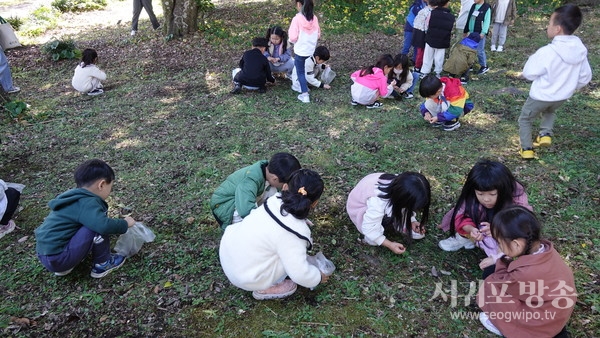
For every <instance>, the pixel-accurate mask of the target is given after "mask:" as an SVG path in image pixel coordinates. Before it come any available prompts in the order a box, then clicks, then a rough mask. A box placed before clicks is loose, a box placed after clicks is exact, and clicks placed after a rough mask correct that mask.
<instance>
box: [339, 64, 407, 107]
mask: <svg viewBox="0 0 600 338" xmlns="http://www.w3.org/2000/svg"><path fill="white" fill-rule="evenodd" d="M392 69H394V59H393V58H392V56H391V55H390V54H384V55H382V56H380V57H379V59H378V60H377V63H375V65H373V66H368V67H365V68H363V69H359V70H357V71H355V72H354V73H352V75H350V78H351V79H352V81H354V84H352V86H351V87H350V89H351V93H352V105H353V106H356V105H359V104H361V105H364V106H367V108H381V107H383V103H381V102H379V101H377V99H378V98H379V97H383V98H386V97H388V96H390V95H391V94H392V93H393V92H394V86H395V85H396V81H395V80H393V81H392V82H391V83H389V84H388V82H387V76H388V74H389V73H390V71H391V70H392Z"/></svg>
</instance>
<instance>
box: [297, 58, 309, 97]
mask: <svg viewBox="0 0 600 338" xmlns="http://www.w3.org/2000/svg"><path fill="white" fill-rule="evenodd" d="M308 58H309V57H308V56H300V55H296V56H294V67H296V75H298V82H299V83H300V90H301V91H302V93H308V83H307V82H306V69H305V67H304V63H305V61H306V59H308Z"/></svg>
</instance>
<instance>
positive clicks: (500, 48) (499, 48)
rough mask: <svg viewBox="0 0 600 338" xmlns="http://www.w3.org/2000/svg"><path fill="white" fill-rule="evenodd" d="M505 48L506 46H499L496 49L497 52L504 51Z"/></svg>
mask: <svg viewBox="0 0 600 338" xmlns="http://www.w3.org/2000/svg"><path fill="white" fill-rule="evenodd" d="M503 50H504V46H498V49H496V51H497V52H502V51H503Z"/></svg>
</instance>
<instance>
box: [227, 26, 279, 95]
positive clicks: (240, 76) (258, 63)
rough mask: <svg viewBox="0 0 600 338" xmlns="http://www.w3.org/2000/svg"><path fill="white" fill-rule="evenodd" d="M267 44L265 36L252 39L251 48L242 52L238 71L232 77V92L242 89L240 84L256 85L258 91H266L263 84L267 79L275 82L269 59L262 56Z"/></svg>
mask: <svg viewBox="0 0 600 338" xmlns="http://www.w3.org/2000/svg"><path fill="white" fill-rule="evenodd" d="M268 46H269V41H268V40H267V39H266V38H254V39H252V49H250V50H247V51H245V52H244V55H243V56H242V59H241V60H240V69H241V70H239V71H237V69H236V70H234V73H235V72H236V71H237V74H235V75H234V77H233V85H234V87H233V90H232V91H231V93H232V94H238V93H240V92H241V91H242V86H246V87H254V88H256V87H258V92H259V93H264V92H265V91H266V87H265V84H266V83H267V80H268V81H269V82H271V83H274V82H275V78H274V77H273V74H271V67H270V66H269V60H267V58H266V57H265V56H264V54H263V53H264V52H265V49H266V48H267V47H268Z"/></svg>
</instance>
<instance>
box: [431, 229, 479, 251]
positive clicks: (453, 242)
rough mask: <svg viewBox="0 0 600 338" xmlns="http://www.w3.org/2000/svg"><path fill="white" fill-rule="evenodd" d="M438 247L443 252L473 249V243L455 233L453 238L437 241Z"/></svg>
mask: <svg viewBox="0 0 600 338" xmlns="http://www.w3.org/2000/svg"><path fill="white" fill-rule="evenodd" d="M438 246H439V247H440V249H442V250H444V251H456V250H460V249H462V248H465V249H473V248H475V243H473V241H471V240H470V239H468V238H465V237H463V236H461V235H459V234H458V233H456V234H455V235H454V237H448V238H446V239H444V240H441V241H439V242H438Z"/></svg>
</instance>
